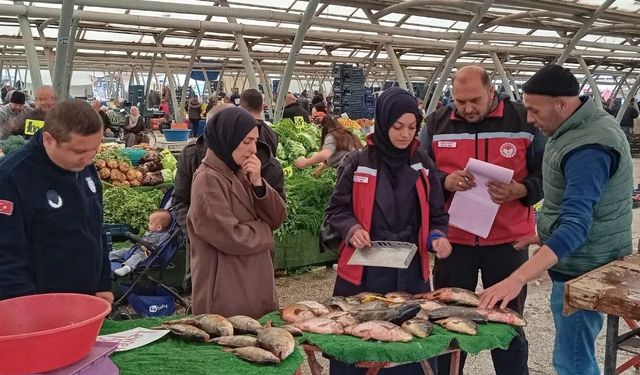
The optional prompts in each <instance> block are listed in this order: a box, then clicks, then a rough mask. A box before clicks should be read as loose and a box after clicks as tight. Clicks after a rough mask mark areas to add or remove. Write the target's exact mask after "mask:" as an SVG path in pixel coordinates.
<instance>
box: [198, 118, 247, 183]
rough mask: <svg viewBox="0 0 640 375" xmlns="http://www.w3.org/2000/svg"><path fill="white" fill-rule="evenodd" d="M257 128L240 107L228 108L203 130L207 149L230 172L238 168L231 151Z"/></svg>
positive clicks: (210, 121)
mask: <svg viewBox="0 0 640 375" xmlns="http://www.w3.org/2000/svg"><path fill="white" fill-rule="evenodd" d="M256 126H258V121H257V120H256V119H255V118H253V116H252V115H251V114H250V113H249V112H247V111H245V110H244V109H242V108H240V107H229V108H227V109H224V110H222V111H220V112H218V113H216V115H215V116H213V117H212V118H211V119H210V120H209V122H208V123H207V126H206V127H205V129H204V140H205V143H206V144H207V147H208V148H209V149H210V150H211V151H213V153H214V154H216V156H217V157H219V158H220V159H221V160H222V161H223V162H224V163H225V164H226V165H227V166H228V167H229V169H231V170H232V171H234V172H235V171H237V170H238V169H240V166H239V165H238V164H237V163H236V162H235V161H234V160H233V156H232V154H233V151H235V149H236V148H237V147H238V145H239V144H240V142H242V140H243V139H244V137H246V136H247V134H249V132H250V131H251V130H253V129H254V128H255V127H256Z"/></svg>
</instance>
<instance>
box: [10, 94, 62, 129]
mask: <svg viewBox="0 0 640 375" xmlns="http://www.w3.org/2000/svg"><path fill="white" fill-rule="evenodd" d="M34 95H35V108H34V109H33V110H30V111H28V112H26V113H24V114H23V115H22V116H21V117H20V119H19V120H18V124H19V127H18V129H17V131H16V134H20V135H24V137H25V138H30V137H31V136H33V135H34V134H35V132H36V131H38V130H39V129H41V128H42V127H43V126H44V119H45V117H46V116H47V113H49V112H50V111H51V110H52V109H53V107H54V106H55V105H56V103H57V98H56V92H55V91H54V90H53V87H51V86H40V87H38V88H37V89H36V90H35V91H34Z"/></svg>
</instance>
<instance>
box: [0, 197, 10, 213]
mask: <svg viewBox="0 0 640 375" xmlns="http://www.w3.org/2000/svg"><path fill="white" fill-rule="evenodd" d="M11 214H13V202H11V201H3V200H1V199H0V215H7V216H11Z"/></svg>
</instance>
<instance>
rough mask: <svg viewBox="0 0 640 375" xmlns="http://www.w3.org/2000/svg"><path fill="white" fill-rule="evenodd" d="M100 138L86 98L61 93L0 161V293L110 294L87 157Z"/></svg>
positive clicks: (95, 181)
mask: <svg viewBox="0 0 640 375" xmlns="http://www.w3.org/2000/svg"><path fill="white" fill-rule="evenodd" d="M101 141H102V121H101V120H100V117H99V116H98V115H97V114H96V113H95V111H94V110H93V109H92V108H91V106H90V105H89V103H87V102H85V101H80V100H68V101H65V102H62V103H60V104H58V105H56V106H55V107H54V108H53V109H52V110H51V112H49V114H48V115H47V117H46V119H45V126H44V128H43V129H42V130H41V131H40V132H38V133H37V134H36V135H35V136H34V137H32V138H31V140H30V141H29V143H27V145H25V146H24V147H22V148H21V149H20V150H18V151H16V152H14V153H12V154H11V155H10V156H8V157H7V158H6V159H4V160H3V161H2V163H0V300H3V299H7V298H11V297H18V296H24V295H30V294H39V293H54V292H73V293H84V294H92V295H96V296H98V297H101V298H104V299H105V300H107V301H109V302H110V303H111V302H113V294H112V293H111V269H110V264H109V260H108V251H107V249H106V246H105V245H106V241H104V237H103V234H104V232H103V226H102V185H101V184H100V179H99V178H98V174H97V172H96V169H95V167H94V166H93V164H92V160H93V157H94V156H95V154H96V152H97V150H98V147H99V146H100V143H101Z"/></svg>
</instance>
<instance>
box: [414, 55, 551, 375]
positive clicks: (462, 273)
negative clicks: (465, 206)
mask: <svg viewBox="0 0 640 375" xmlns="http://www.w3.org/2000/svg"><path fill="white" fill-rule="evenodd" d="M453 95H454V101H453V105H450V106H446V107H442V108H440V109H438V110H436V111H435V112H433V113H431V114H430V115H429V116H428V117H427V119H426V125H425V130H424V131H423V132H422V133H421V135H420V140H421V142H422V147H424V148H425V149H426V150H427V151H428V152H429V155H430V156H431V158H433V160H434V161H435V162H436V168H437V169H438V173H439V174H440V180H441V181H442V182H443V188H444V193H445V199H446V201H447V207H449V205H450V204H451V200H452V199H453V196H454V195H455V193H456V192H458V191H465V190H469V189H471V188H472V187H474V186H475V182H474V176H473V175H472V174H471V173H469V172H468V171H466V170H465V167H466V165H467V162H468V161H469V159H470V158H475V159H479V160H482V161H485V162H488V163H491V164H495V165H499V166H501V167H505V168H509V169H511V170H513V171H514V174H513V180H512V181H511V182H510V183H509V184H502V183H499V182H491V183H490V184H489V185H488V190H489V193H490V195H491V198H492V200H493V201H494V202H495V203H497V204H499V205H500V208H499V210H498V213H497V215H496V218H495V221H494V222H493V226H492V227H491V231H490V232H489V235H488V236H487V237H486V238H482V237H479V236H477V235H475V234H473V233H470V232H467V231H465V230H462V229H459V228H456V227H453V226H449V240H450V241H451V243H452V246H453V251H452V253H451V255H450V256H449V257H448V258H446V259H436V261H435V265H434V269H433V276H434V278H433V283H434V287H435V288H443V287H461V288H465V289H469V290H472V291H473V290H475V289H476V285H477V283H478V271H480V272H481V275H482V285H483V286H484V287H485V288H488V287H490V286H491V285H494V284H496V283H498V282H500V281H501V280H503V279H504V278H506V277H507V276H509V275H510V274H511V273H512V272H513V271H514V270H516V269H517V268H518V267H519V266H520V265H522V264H523V263H524V262H525V261H526V260H527V259H528V258H529V254H528V250H527V249H523V250H517V249H516V248H514V246H513V243H514V242H515V241H517V240H519V239H521V238H524V237H528V236H530V235H532V234H535V220H534V215H533V207H532V206H533V205H534V204H535V203H536V202H538V201H539V200H540V199H541V198H542V172H541V165H542V155H543V151H544V143H545V138H544V136H543V135H542V134H541V133H540V132H539V131H538V130H537V129H536V128H535V127H534V126H533V125H532V124H528V123H527V116H526V110H525V108H524V106H522V105H521V104H519V103H515V102H512V101H511V100H509V98H503V97H500V96H499V95H498V93H497V92H496V90H495V89H494V87H493V85H492V84H491V80H490V78H489V75H488V74H487V72H486V71H485V70H484V69H483V68H481V67H478V66H467V67H464V68H462V69H460V70H459V71H458V72H457V73H456V75H455V76H454V77H453ZM478 220H486V218H478ZM525 299H526V288H524V289H523V290H522V292H521V293H520V295H519V296H518V297H517V298H516V299H514V300H513V301H512V302H511V303H510V304H509V307H510V308H512V309H514V310H516V311H518V312H520V313H522V311H523V309H524V303H525ZM518 333H519V335H518V336H517V337H516V338H514V339H513V341H512V342H511V346H510V347H509V349H507V350H501V349H496V350H493V351H492V353H491V356H492V359H493V364H494V368H495V370H496V374H497V375H525V374H528V373H529V370H528V366H527V359H528V342H527V339H526V337H525V335H524V331H522V330H521V329H519V331H518ZM449 360H450V356H443V357H441V359H440V360H439V363H438V368H439V374H440V375H443V374H448V373H449V370H448V369H449V363H448V362H449ZM461 366H464V357H463V360H462V363H461Z"/></svg>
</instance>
